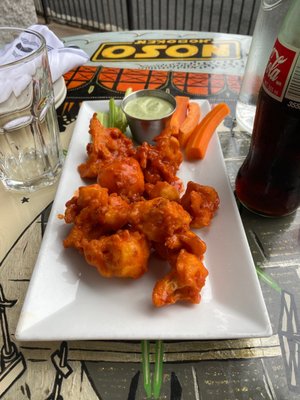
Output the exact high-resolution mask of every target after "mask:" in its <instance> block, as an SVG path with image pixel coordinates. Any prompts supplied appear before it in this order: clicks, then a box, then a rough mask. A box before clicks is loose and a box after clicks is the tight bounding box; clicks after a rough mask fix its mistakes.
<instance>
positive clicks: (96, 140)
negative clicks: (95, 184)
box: [78, 114, 135, 179]
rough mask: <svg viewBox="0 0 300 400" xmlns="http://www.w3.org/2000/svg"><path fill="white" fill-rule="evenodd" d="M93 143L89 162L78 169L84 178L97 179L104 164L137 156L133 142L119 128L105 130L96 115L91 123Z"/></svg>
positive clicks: (89, 153)
mask: <svg viewBox="0 0 300 400" xmlns="http://www.w3.org/2000/svg"><path fill="white" fill-rule="evenodd" d="M90 134H91V138H92V140H91V143H88V145H87V155H88V157H87V160H86V162H84V163H83V164H80V165H79V167H78V171H79V174H80V176H81V177H82V178H89V179H91V178H97V175H98V171H99V169H100V168H101V165H102V163H103V162H105V161H107V160H111V159H114V158H118V157H131V156H133V155H134V154H135V148H134V145H133V142H132V140H130V139H128V138H127V137H126V136H125V135H124V134H123V133H122V132H121V131H120V130H119V129H117V128H105V127H104V126H103V125H102V124H101V123H100V121H99V120H98V118H97V114H94V115H93V117H92V119H91V121H90Z"/></svg>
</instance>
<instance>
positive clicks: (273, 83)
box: [263, 39, 300, 101]
mask: <svg viewBox="0 0 300 400" xmlns="http://www.w3.org/2000/svg"><path fill="white" fill-rule="evenodd" d="M297 56H298V51H296V50H295V49H293V48H288V47H286V46H284V45H283V44H282V43H280V42H279V40H278V39H277V40H276V42H275V45H274V48H273V50H272V53H271V55H270V58H269V61H268V64H267V67H266V71H265V75H264V78H263V87H264V89H265V91H266V92H267V93H268V94H269V95H270V96H271V97H273V98H275V99H276V100H279V101H282V99H283V97H284V95H285V93H286V89H287V86H288V85H289V81H290V78H291V75H292V73H293V70H294V67H295V63H296V61H297V58H298V57H297ZM298 95H299V97H300V92H299V94H298Z"/></svg>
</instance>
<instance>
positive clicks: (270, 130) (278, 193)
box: [236, 0, 300, 216]
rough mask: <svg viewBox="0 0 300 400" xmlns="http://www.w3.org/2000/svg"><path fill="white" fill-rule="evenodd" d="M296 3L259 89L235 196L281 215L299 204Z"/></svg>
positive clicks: (299, 33)
mask: <svg viewBox="0 0 300 400" xmlns="http://www.w3.org/2000/svg"><path fill="white" fill-rule="evenodd" d="M299 53H300V0H294V1H293V3H292V4H291V6H290V8H289V11H288V13H287V15H286V17H285V19H284V21H283V24H282V27H281V29H280V33H279V35H278V38H277V40H276V41H275V44H274V48H273V50H272V52H271V55H270V58H269V61H268V64H267V67H266V70H265V74H264V78H263V83H262V87H261V89H260V93H259V97H258V103H257V109H256V115H255V120H254V128H253V134H252V138H251V144H250V149H249V153H248V155H247V157H246V159H245V161H244V163H243V164H242V166H241V168H240V170H239V172H238V174H237V178H236V195H237V197H238V199H239V200H240V202H241V203H242V204H243V205H244V206H245V207H247V208H248V209H249V210H251V211H254V212H256V213H258V214H261V215H265V216H283V215H287V214H290V213H292V212H294V211H295V210H296V209H297V208H298V206H299V205H300V56H299Z"/></svg>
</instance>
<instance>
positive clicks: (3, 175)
mask: <svg viewBox="0 0 300 400" xmlns="http://www.w3.org/2000/svg"><path fill="white" fill-rule="evenodd" d="M0 87H1V91H0V180H1V182H2V184H3V185H4V187H5V188H6V189H8V190H12V191H22V192H33V191H35V190H37V189H40V188H42V187H46V186H49V185H52V184H53V183H54V182H55V181H56V180H57V178H58V177H59V175H60V172H61V169H62V163H63V158H62V151H61V146H60V138H59V129H58V123H57V115H56V111H55V107H54V94H53V87H52V80H51V73H50V68H49V64H48V55H47V48H46V42H45V39H44V38H43V36H41V35H40V34H39V33H38V32H35V31H31V30H28V29H19V28H9V27H0Z"/></svg>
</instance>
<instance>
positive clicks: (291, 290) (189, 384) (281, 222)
mask: <svg viewBox="0 0 300 400" xmlns="http://www.w3.org/2000/svg"><path fill="white" fill-rule="evenodd" d="M250 42H251V38H250V37H247V36H239V35H226V34H213V33H200V32H178V31H177V32H174V31H158V32H150V31H143V32H142V31H138V32H115V33H95V34H90V35H84V36H77V37H70V38H66V39H65V45H66V46H78V47H80V48H82V49H84V50H85V51H86V52H87V53H88V54H89V56H90V60H89V62H88V63H87V64H86V65H84V66H81V67H79V68H77V69H75V70H73V71H70V72H68V73H67V74H66V75H65V76H64V78H65V82H66V85H67V89H68V91H67V96H66V99H65V101H64V102H63V104H62V105H61V106H60V107H59V108H58V110H57V113H58V119H59V125H60V131H61V138H62V143H63V146H64V149H65V150H67V148H68V143H69V140H70V138H71V136H72V131H73V128H74V124H75V122H76V121H75V120H76V117H77V114H78V110H79V107H80V104H81V102H82V101H84V100H91V99H107V98H109V97H110V96H114V97H116V98H121V97H122V96H123V94H124V91H125V89H126V87H128V86H131V87H134V89H139V88H144V87H155V88H163V89H166V88H168V89H170V91H171V93H173V94H175V95H176V94H187V95H188V96H190V97H191V98H201V99H208V100H209V101H210V102H211V103H212V104H214V103H217V102H221V101H226V102H227V103H228V104H229V105H230V107H231V111H232V112H231V116H230V118H227V119H226V121H225V123H224V124H222V125H221V126H220V127H219V129H218V135H219V139H220V142H221V146H222V150H223V155H224V159H225V163H226V167H227V172H228V176H229V180H230V183H231V186H232V190H234V180H235V176H236V174H237V171H238V168H239V166H240V165H241V163H242V161H243V159H244V157H245V155H246V153H247V150H248V147H249V141H250V138H249V136H248V135H247V134H246V133H245V132H242V131H241V130H240V129H239V127H238V126H237V125H236V123H235V119H234V114H235V103H236V99H237V95H238V92H239V88H240V84H241V77H242V74H243V70H244V66H245V60H246V57H247V52H248V50H249V45H250ZM55 191H56V186H54V187H52V188H50V189H47V190H42V191H39V192H36V193H34V194H30V195H20V194H9V193H7V192H5V191H4V190H3V189H0V220H1V223H0V266H1V268H0V284H1V286H0V289H1V290H0V315H1V331H0V346H1V348H2V351H1V356H0V361H1V363H0V398H4V399H12V400H19V399H39V400H40V399H53V400H54V399H65V400H66V399H89V400H93V399H102V400H103V399H114V400H118V399H132V400H133V399H146V398H147V397H146V394H145V390H144V386H143V371H142V365H141V358H142V357H141V343H140V342H136V341H76V342H71V341H63V342H22V343H21V342H18V341H17V340H16V338H15V335H14V333H15V329H16V325H17V322H18V318H19V315H20V311H21V308H22V304H23V301H24V298H25V295H26V290H27V287H28V284H29V282H30V278H31V275H32V271H33V268H34V265H35V261H36V257H37V254H38V252H39V248H40V244H41V241H42V238H43V234H44V231H45V228H46V225H47V219H48V215H49V212H50V209H51V204H52V201H53V199H54V196H55ZM240 214H241V218H242V222H243V225H244V228H245V232H246V235H247V238H248V242H249V246H250V249H251V252H252V256H253V259H254V262H255V265H256V267H257V273H258V276H259V281H260V285H261V289H262V292H263V296H264V299H265V302H266V306H267V309H268V313H269V316H270V320H271V324H272V329H273V334H272V336H270V337H265V338H250V339H242V340H237V339H235V340H234V339H232V340H218V341H197V340H195V341H165V342H164V355H163V359H164V365H163V367H164V369H163V382H162V388H161V394H160V397H159V398H161V399H170V400H175V399H176V400H180V399H182V400H183V399H185V400H198V399H205V400H206V399H208V400H209V399H212V400H224V399H255V400H257V399H272V400H274V399H278V400H279V399H280V400H284V399H298V398H299V397H300V356H299V354H300V353H299V346H300V322H299V305H300V268H299V259H300V246H299V241H300V239H299V237H300V235H299V233H300V231H299V227H300V211H299V210H298V212H296V213H295V214H293V215H291V216H288V217H285V218H280V219H265V218H262V217H259V216H256V215H254V214H251V213H249V212H248V211H246V210H245V209H243V208H240ZM241 262H242V260H241ZM150 356H151V361H153V359H154V342H151V343H150ZM151 368H152V366H151Z"/></svg>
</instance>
